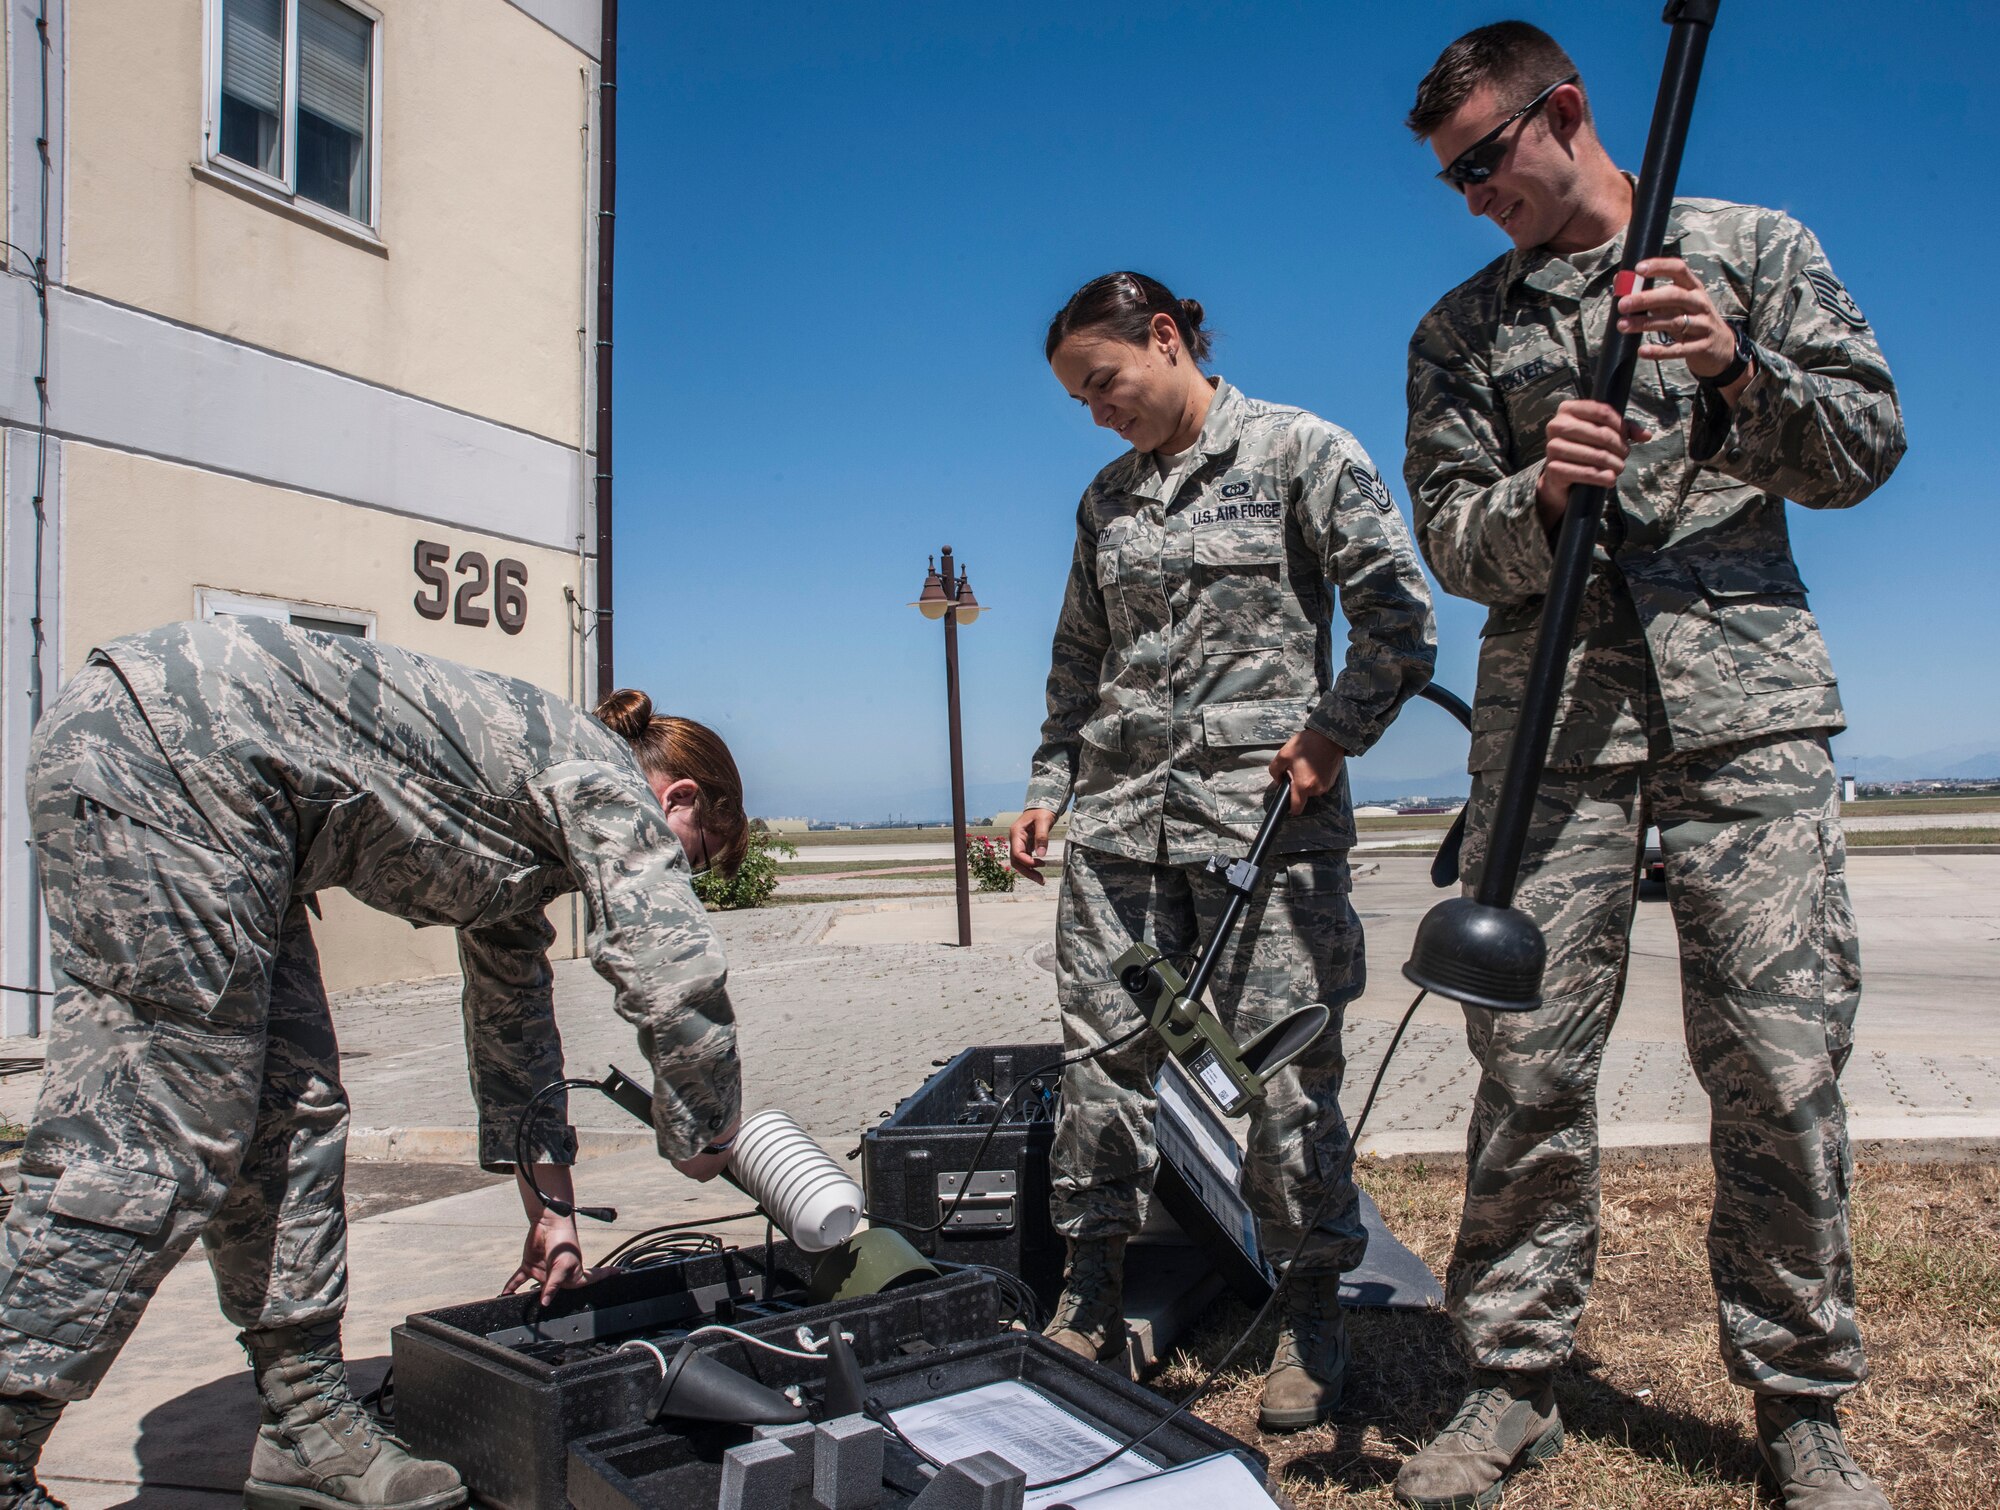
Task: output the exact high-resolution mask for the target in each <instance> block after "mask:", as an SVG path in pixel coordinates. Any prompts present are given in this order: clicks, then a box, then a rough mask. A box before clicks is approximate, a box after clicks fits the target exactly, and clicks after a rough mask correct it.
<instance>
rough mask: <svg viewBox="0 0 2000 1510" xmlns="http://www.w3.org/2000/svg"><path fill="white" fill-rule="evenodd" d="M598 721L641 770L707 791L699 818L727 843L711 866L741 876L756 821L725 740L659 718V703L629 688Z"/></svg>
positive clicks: (691, 724) (703, 728) (608, 703)
mask: <svg viewBox="0 0 2000 1510" xmlns="http://www.w3.org/2000/svg"><path fill="white" fill-rule="evenodd" d="M597 717H598V719H599V721H600V722H602V723H603V724H604V726H605V727H606V728H608V729H610V730H611V732H612V733H613V734H616V735H619V736H620V737H621V738H623V739H624V741H625V742H626V743H627V744H629V745H631V747H632V753H633V754H634V755H635V756H637V757H638V760H639V769H640V770H642V771H644V772H645V773H646V774H647V775H648V776H661V777H665V778H666V779H667V780H669V781H681V780H687V781H692V782H693V783H694V784H695V785H696V786H698V787H700V788H701V797H700V799H699V800H698V801H697V802H696V804H695V817H696V818H697V819H698V820H699V822H700V823H701V827H702V832H703V833H705V834H713V835H715V836H716V837H717V838H718V839H719V840H720V841H721V842H720V843H719V844H718V845H717V846H716V849H715V852H714V853H713V854H712V855H710V856H709V862H710V863H711V864H712V865H714V866H715V868H716V869H717V870H719V871H721V872H722V873H723V874H724V875H734V874H736V868H737V867H738V866H739V865H741V864H742V863H743V857H744V856H745V855H746V854H748V853H749V851H750V821H749V819H748V818H746V817H745V816H744V813H743V778H742V777H741V776H740V775H738V774H737V771H736V760H735V757H734V756H732V755H731V754H730V753H729V746H728V745H726V744H724V743H723V742H722V736H721V735H719V734H717V733H716V732H715V731H714V730H713V729H711V728H709V727H708V726H707V725H706V724H698V723H696V722H695V721H694V720H693V719H691V718H670V717H666V716H656V715H655V714H654V712H653V700H652V699H651V698H650V697H648V696H646V694H645V693H643V692H639V691H635V690H634V689H632V688H630V687H624V688H621V689H620V690H618V691H616V692H614V693H612V694H611V695H610V696H609V697H607V698H605V699H604V701H602V702H601V703H599V704H598V705H597Z"/></svg>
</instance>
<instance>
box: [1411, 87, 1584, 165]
mask: <svg viewBox="0 0 2000 1510" xmlns="http://www.w3.org/2000/svg"><path fill="white" fill-rule="evenodd" d="M1576 79H1577V76H1576V75H1575V74H1571V75H1570V76H1569V77H1568V78H1566V79H1557V80H1556V81H1555V82H1554V83H1553V84H1551V85H1549V87H1548V88H1546V89H1544V90H1543V91H1542V92H1541V93H1540V94H1538V95H1536V96H1535V97H1534V98H1533V99H1532V100H1530V101H1528V103H1527V104H1525V105H1523V106H1522V107H1521V108H1520V109H1519V110H1516V111H1515V112H1514V113H1513V114H1512V115H1510V116H1508V117H1507V119H1506V120H1504V121H1502V122H1501V123H1500V124H1499V125H1497V126H1495V127H1494V128H1493V129H1492V130H1491V131H1489V132H1487V133H1486V134H1485V135H1484V136H1482V137H1480V138H1479V140H1478V141H1476V142H1474V143H1473V144H1472V145H1471V146H1469V147H1467V148H1466V149H1465V150H1464V151H1463V152H1461V153H1459V154H1458V156H1456V157H1454V158H1453V159H1452V160H1451V161H1450V162H1449V163H1447V164H1445V166H1444V167H1443V168H1442V169H1440V170H1439V172H1438V175H1437V176H1438V179H1439V180H1440V181H1441V182H1443V183H1447V184H1450V185H1451V186H1452V187H1453V188H1454V189H1456V190H1458V192H1459V193H1461V194H1463V193H1464V192H1465V191H1466V190H1467V189H1470V188H1472V187H1474V186H1475V185H1477V184H1483V183H1485V182H1486V180H1487V179H1489V178H1491V177H1492V176H1493V174H1494V171H1495V170H1496V169H1497V168H1499V166H1500V164H1501V162H1502V161H1504V160H1505V158H1506V156H1507V148H1506V147H1505V146H1502V145H1501V142H1500V133H1501V132H1503V131H1505V130H1506V129H1507V128H1508V127H1509V126H1511V125H1513V124H1514V122H1516V121H1518V120H1524V119H1526V118H1527V117H1528V116H1531V115H1533V114H1534V113H1535V112H1536V111H1537V110H1539V109H1541V108H1542V106H1543V105H1544V104H1546V103H1547V102H1548V98H1549V96H1550V95H1552V94H1554V93H1555V92H1556V91H1557V90H1558V89H1560V88H1562V87H1563V85H1565V84H1574V83H1575V82H1576Z"/></svg>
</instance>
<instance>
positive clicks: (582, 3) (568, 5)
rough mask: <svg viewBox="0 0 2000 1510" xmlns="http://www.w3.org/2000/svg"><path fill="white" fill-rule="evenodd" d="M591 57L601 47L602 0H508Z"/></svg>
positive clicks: (595, 55)
mask: <svg viewBox="0 0 2000 1510" xmlns="http://www.w3.org/2000/svg"><path fill="white" fill-rule="evenodd" d="M508 3H509V4H510V5H512V6H513V7H514V8H515V9H516V10H522V11H526V12H527V13H528V14H529V15H531V16H533V17H534V18H535V19H536V20H537V21H539V22H541V23H542V25H544V26H546V27H547V28H548V29H549V30H550V31H552V32H554V33H555V34H556V35H557V36H559V37H561V38H562V39H563V40H564V41H565V42H567V43H569V44H570V45H571V46H572V47H575V48H577V49H578V50H579V51H581V52H584V53H586V54H588V55H589V56H590V57H593V58H595V57H597V56H598V55H599V53H600V52H601V51H602V49H603V40H602V39H603V27H604V0H508Z"/></svg>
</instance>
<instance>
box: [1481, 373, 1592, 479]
mask: <svg viewBox="0 0 2000 1510" xmlns="http://www.w3.org/2000/svg"><path fill="white" fill-rule="evenodd" d="M1493 387H1494V389H1495V390H1496V391H1497V392H1498V393H1499V395H1500V401H1501V403H1502V404H1504V405H1505V406H1506V409H1507V423H1508V426H1509V427H1510V428H1511V429H1512V430H1513V432H1514V448H1515V451H1516V452H1517V453H1518V454H1519V455H1521V456H1522V457H1524V458H1526V459H1528V460H1536V459H1539V458H1540V457H1541V455H1542V451H1543V446H1544V441H1543V434H1542V432H1543V431H1545V430H1546V429H1548V425H1549V421H1550V420H1552V419H1554V418H1555V413H1556V410H1558V409H1560V408H1561V407H1562V406H1563V404H1564V402H1565V401H1566V400H1569V399H1573V398H1581V397H1582V396H1583V387H1582V382H1581V380H1580V379H1579V378H1578V376H1577V373H1576V369H1575V368H1574V367H1572V366H1571V365H1570V362H1569V356H1568V354H1567V353H1566V352H1558V351H1550V350H1544V351H1542V352H1540V353H1538V354H1537V355H1535V356H1531V357H1528V358H1527V359H1526V360H1524V361H1518V362H1516V363H1514V365H1512V366H1511V367H1504V368H1502V369H1501V370H1500V371H1498V372H1496V373H1494V374H1493Z"/></svg>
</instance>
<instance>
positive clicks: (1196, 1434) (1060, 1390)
mask: <svg viewBox="0 0 2000 1510" xmlns="http://www.w3.org/2000/svg"><path fill="white" fill-rule="evenodd" d="M732 1346H735V1345H734V1344H730V1343H728V1342H727V1340H726V1339H725V1340H722V1341H721V1342H720V1343H719V1345H718V1346H717V1347H716V1348H714V1349H711V1348H710V1347H708V1346H707V1345H703V1346H702V1351H704V1352H713V1353H714V1354H715V1356H717V1357H719V1358H722V1359H724V1360H726V1361H727V1362H729V1363H730V1365H731V1366H732V1367H736V1368H738V1369H740V1371H742V1372H744V1373H750V1374H752V1375H753V1377H756V1378H757V1379H758V1380H759V1381H760V1382H762V1383H764V1384H767V1385H770V1386H772V1387H773V1388H780V1387H782V1386H784V1385H786V1384H799V1385H801V1386H802V1389H803V1393H804V1395H805V1398H806V1402H807V1405H808V1406H809V1407H814V1406H816V1405H817V1402H818V1385H819V1382H820V1374H821V1371H820V1370H818V1369H816V1368H814V1367H813V1366H812V1365H810V1364H805V1363H802V1362H797V1361H795V1360H792V1359H788V1358H781V1357H778V1356H776V1355H775V1354H771V1353H766V1352H764V1351H762V1350H761V1349H757V1348H741V1349H740V1351H739V1352H736V1353H730V1352H725V1351H722V1349H723V1348H727V1347H732ZM862 1372H863V1375H864V1377H865V1378H866V1381H867V1384H868V1393H869V1396H870V1398H871V1399H873V1400H878V1401H880V1402H881V1404H882V1405H884V1406H886V1407H887V1408H888V1409H889V1410H892V1411H893V1410H895V1409H896V1408H897V1407H898V1406H903V1405H913V1404H915V1403H917V1402H918V1401H921V1400H934V1399H936V1398H937V1397H938V1396H940V1395H949V1394H956V1393H958V1392H959V1391H961V1390H968V1389H977V1388H978V1387H979V1386H980V1385H982V1384H995V1383H999V1382H1001V1381H1003V1380H1010V1379H1011V1380H1020V1381H1022V1382H1023V1383H1026V1384H1029V1385H1032V1386H1034V1387H1035V1388H1037V1389H1039V1390H1040V1391H1042V1392H1043V1393H1044V1394H1046V1395H1049V1396H1051V1397H1053V1398H1054V1399H1055V1400H1056V1401H1057V1402H1058V1403H1059V1404H1061V1405H1062V1406H1063V1407H1064V1409H1066V1410H1068V1411H1069V1412H1070V1413H1071V1414H1073V1415H1075V1416H1078V1417H1080V1418H1082V1419H1083V1420H1085V1421H1087V1422H1089V1423H1090V1424H1091V1425H1093V1426H1095V1427H1097V1428H1098V1429H1099V1430H1100V1431H1103V1432H1105V1433H1107V1434H1108V1435H1110V1436H1112V1437H1114V1438H1116V1439H1118V1440H1121V1441H1122V1440H1123V1439H1124V1438H1126V1437H1128V1436H1132V1435H1135V1434H1137V1433H1138V1432H1141V1431H1144V1430H1145V1429H1146V1428H1147V1427H1149V1426H1151V1425H1153V1423H1155V1422H1156V1421H1158V1420H1159V1419H1160V1417H1161V1416H1163V1415H1164V1414H1166V1412H1167V1411H1168V1410H1169V1409H1170V1408H1171V1407H1170V1406H1169V1405H1168V1404H1167V1402H1166V1401H1165V1400H1163V1399H1161V1398H1160V1397H1159V1396H1158V1395H1156V1394H1153V1393H1152V1392H1151V1391H1150V1390H1147V1389H1143V1388H1141V1387H1140V1386H1139V1385H1137V1384H1134V1383H1132V1382H1131V1381H1130V1380H1129V1379H1126V1378H1123V1377H1122V1376H1120V1375H1118V1374H1115V1373H1113V1372H1111V1370H1109V1369H1107V1368H1104V1367H1101V1366H1100V1365H1098V1364H1095V1363H1091V1362H1089V1361H1087V1360H1086V1359H1082V1358H1079V1357H1077V1356H1076V1355H1075V1354H1074V1353H1069V1352H1065V1351H1064V1350H1063V1349H1062V1348H1059V1347H1057V1346H1056V1345H1055V1344H1054V1343H1053V1342H1050V1341H1049V1340H1048V1339H1047V1338H1046V1337H1042V1336H1039V1335H1037V1334H1035V1333H1033V1332H1008V1333H1002V1334H1000V1335H998V1336H993V1337H985V1338H981V1339H978V1340H976V1341H971V1342H960V1343H956V1344H953V1345H952V1346H950V1347H946V1348H942V1349H939V1350H937V1351H934V1352H929V1353H923V1354H919V1355H916V1356H911V1357H902V1358H892V1359H890V1360H889V1361H887V1362H883V1363H878V1364H875V1365H873V1366H869V1365H867V1364H864V1365H863V1369H862ZM818 1414H819V1412H818V1410H817V1409H814V1415H815V1416H817V1415H818ZM749 1435H750V1433H749V1432H748V1431H746V1430H743V1429H741V1428H713V1427H703V1426H692V1427H690V1428H689V1431H688V1434H685V1435H683V1434H681V1433H680V1432H679V1431H677V1430H676V1429H675V1428H674V1427H673V1426H670V1425H666V1426H648V1425H645V1424H643V1423H640V1424H635V1425H633V1426H630V1427H626V1428H624V1429H622V1430H617V1431H610V1432H605V1433H603V1434H601V1435H599V1436H595V1437H588V1438H585V1439H583V1440H581V1441H579V1442H577V1443H576V1444H575V1445H574V1446H573V1447H572V1448H571V1449H570V1474H569V1494H570V1502H571V1503H572V1504H573V1505H575V1506H576V1510H713V1507H714V1505H715V1503H716V1500H717V1497H718V1495H719V1493H720V1491H721V1487H722V1453H723V1452H724V1451H725V1450H726V1449H727V1448H728V1447H731V1446H734V1445H736V1444H737V1443H739V1442H743V1441H746V1440H748V1439H749ZM1142 1452H1143V1454H1144V1456H1146V1457H1147V1458H1150V1459H1151V1460H1152V1461H1154V1462H1157V1463H1159V1464H1160V1465H1161V1466H1163V1467H1172V1466H1174V1465H1176V1464H1180V1463H1189V1462H1193V1461H1194V1460H1195V1459H1197V1458H1205V1457H1209V1456H1211V1455H1212V1454H1214V1453H1218V1452H1233V1453H1236V1454H1238V1455H1239V1456H1241V1457H1242V1458H1243V1459H1244V1461H1245V1462H1246V1463H1249V1464H1251V1465H1254V1467H1255V1469H1256V1472H1257V1474H1258V1476H1259V1477H1260V1478H1261V1477H1262V1476H1263V1474H1264V1471H1265V1466H1266V1465H1265V1460H1264V1457H1263V1455H1262V1454H1261V1453H1258V1452H1255V1451H1253V1450H1252V1449H1251V1448H1249V1447H1247V1446H1245V1445H1244V1444H1243V1443H1241V1442H1239V1441H1237V1440H1236V1438H1234V1437H1232V1436H1230V1435H1229V1434H1228V1433H1226V1432H1224V1431H1222V1430H1221V1429H1220V1428H1218V1427H1214V1426H1211V1425H1209V1424H1208V1423H1207V1422H1206V1421H1203V1420H1200V1419H1199V1418H1197V1417H1195V1416H1192V1415H1185V1416H1182V1417H1180V1418H1179V1419H1177V1420H1175V1421H1173V1422H1172V1423H1171V1424H1169V1425H1167V1426H1165V1427H1163V1428H1162V1429H1161V1430H1160V1432H1159V1433H1158V1434H1157V1435H1156V1436H1154V1437H1153V1438H1152V1439H1151V1440H1150V1441H1149V1442H1147V1444H1146V1446H1145V1447H1144V1448H1143V1449H1142ZM884 1457H885V1465H884V1471H883V1477H884V1479H885V1485H884V1489H883V1493H882V1499H881V1507H882V1510H896V1507H901V1506H905V1505H908V1504H909V1503H910V1501H911V1500H912V1499H913V1498H915V1496H916V1494H917V1492H918V1491H919V1490H920V1489H921V1488H922V1486H923V1483H924V1479H923V1476H922V1475H921V1474H920V1473H919V1472H918V1466H917V1459H916V1458H915V1456H914V1455H913V1454H911V1453H910V1452H909V1451H908V1449H906V1448H904V1447H903V1446H902V1445H901V1444H900V1443H898V1442H896V1441H895V1440H894V1439H893V1438H891V1439H890V1440H889V1442H888V1443H887V1444H886V1450H885V1454H884ZM811 1506H812V1495H811V1490H810V1488H809V1487H802V1488H800V1489H799V1490H797V1491H796V1493H795V1495H794V1497H793V1501H792V1504H791V1505H790V1506H785V1505H774V1506H772V1507H771V1510H811Z"/></svg>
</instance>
